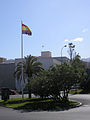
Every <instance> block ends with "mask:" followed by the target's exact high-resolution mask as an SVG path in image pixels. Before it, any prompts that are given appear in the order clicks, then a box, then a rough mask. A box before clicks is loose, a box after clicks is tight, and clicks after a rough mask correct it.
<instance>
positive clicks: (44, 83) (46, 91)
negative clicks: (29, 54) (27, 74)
mask: <svg viewBox="0 0 90 120" xmlns="http://www.w3.org/2000/svg"><path fill="white" fill-rule="evenodd" d="M30 85H31V90H32V93H33V94H35V95H36V96H37V95H39V96H40V97H41V98H42V99H43V97H48V96H49V95H50V87H49V85H50V81H49V71H46V70H43V71H42V72H40V73H39V75H37V76H36V77H35V78H34V79H33V80H31V81H30Z"/></svg>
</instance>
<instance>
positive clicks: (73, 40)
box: [64, 37, 84, 42]
mask: <svg viewBox="0 0 90 120" xmlns="http://www.w3.org/2000/svg"><path fill="white" fill-rule="evenodd" d="M83 39H84V38H83V37H78V38H75V39H72V40H68V39H65V40H64V42H82V41H83Z"/></svg>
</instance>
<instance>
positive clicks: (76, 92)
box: [69, 89, 83, 94]
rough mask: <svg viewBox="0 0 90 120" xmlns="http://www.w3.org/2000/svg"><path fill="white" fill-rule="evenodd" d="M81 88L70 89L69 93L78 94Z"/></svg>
mask: <svg viewBox="0 0 90 120" xmlns="http://www.w3.org/2000/svg"><path fill="white" fill-rule="evenodd" d="M82 91H83V90H82V89H71V90H70V91H69V93H70V94H80V93H81V92H82Z"/></svg>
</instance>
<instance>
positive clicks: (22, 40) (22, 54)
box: [21, 21, 24, 101]
mask: <svg viewBox="0 0 90 120" xmlns="http://www.w3.org/2000/svg"><path fill="white" fill-rule="evenodd" d="M22 24H23V22H22V21H21V60H22V71H21V73H22V74H21V78H22V80H21V83H22V101H23V100H24V94H23V34H22Z"/></svg>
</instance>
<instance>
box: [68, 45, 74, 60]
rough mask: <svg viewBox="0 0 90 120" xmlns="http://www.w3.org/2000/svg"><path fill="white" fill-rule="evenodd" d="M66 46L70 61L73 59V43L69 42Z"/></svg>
mask: <svg viewBox="0 0 90 120" xmlns="http://www.w3.org/2000/svg"><path fill="white" fill-rule="evenodd" d="M68 46H69V55H70V62H71V61H72V60H73V53H74V48H75V45H73V43H69V44H68Z"/></svg>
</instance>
